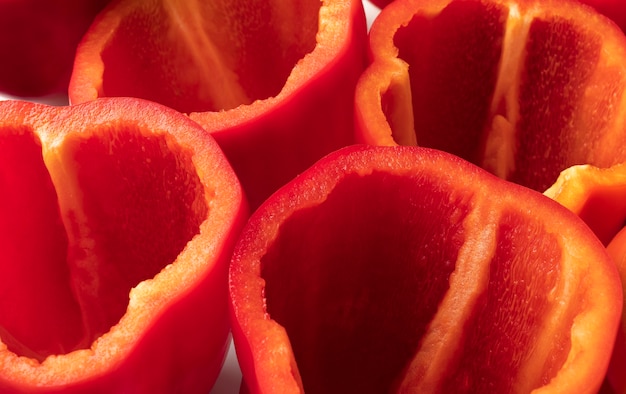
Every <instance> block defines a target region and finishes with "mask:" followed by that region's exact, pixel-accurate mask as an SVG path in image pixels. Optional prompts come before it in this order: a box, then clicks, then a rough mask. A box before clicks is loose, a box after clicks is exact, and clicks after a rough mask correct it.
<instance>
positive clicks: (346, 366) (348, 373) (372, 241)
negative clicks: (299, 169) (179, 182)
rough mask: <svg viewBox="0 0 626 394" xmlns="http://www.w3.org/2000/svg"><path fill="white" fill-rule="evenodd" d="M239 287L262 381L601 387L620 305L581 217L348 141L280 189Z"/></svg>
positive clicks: (434, 161) (251, 364) (406, 150)
mask: <svg viewBox="0 0 626 394" xmlns="http://www.w3.org/2000/svg"><path fill="white" fill-rule="evenodd" d="M230 297H231V321H232V329H233V338H234V343H235V347H236V349H237V355H238V359H239V362H240V366H241V369H242V373H243V379H244V384H245V388H246V389H247V390H248V391H249V392H252V393H257V392H273V391H274V390H278V389H279V390H280V391H281V392H288V393H297V392H311V393H314V392H325V393H326V392H389V391H391V392H531V391H532V392H537V393H543V392H546V393H549V392H589V393H591V392H594V390H597V389H598V388H599V386H600V384H601V382H602V380H603V377H604V373H605V371H606V366H607V364H608V362H609V358H610V354H611V349H612V345H613V337H612V335H613V334H614V333H615V330H616V328H617V325H618V322H619V315H620V311H621V307H622V297H621V288H620V282H619V277H618V274H617V272H616V270H615V266H614V265H613V264H612V261H611V260H610V258H609V256H608V255H607V252H606V250H605V249H604V247H603V246H602V244H601V243H600V242H599V241H598V239H597V238H596V237H595V236H594V235H593V233H592V232H591V231H590V230H589V229H588V228H587V227H586V226H585V225H584V223H583V222H582V221H581V220H580V219H579V218H578V217H576V216H575V215H574V214H572V213H571V212H570V211H568V210H566V209H564V208H563V207H562V206H559V205H558V204H555V203H554V202H553V201H551V200H550V199H548V198H545V196H542V195H541V194H539V193H536V192H534V191H532V190H530V189H527V188H524V187H521V186H519V185H515V184H512V183H509V182H505V181H502V180H500V179H498V178H495V177H493V176H491V175H489V174H488V173H486V172H484V171H482V170H480V169H479V168H477V167H475V166H472V165H470V164H469V163H467V162H465V161H463V160H461V159H459V158H458V157H454V156H452V155H449V154H447V153H445V152H441V151H436V150H429V149H424V148H417V147H371V146H370V147H364V146H354V147H349V148H344V149H342V150H339V151H337V152H335V153H333V154H331V155H329V156H327V157H325V158H323V159H321V160H320V161H319V162H317V163H316V164H315V165H314V166H313V167H312V168H310V169H309V170H307V171H306V172H305V173H303V174H301V175H300V176H299V177H297V178H296V179H294V180H293V181H291V182H289V183H288V184H287V185H285V186H284V187H283V188H281V189H280V190H279V191H277V192H276V193H275V194H274V195H272V197H270V198H269V199H268V200H267V201H266V202H265V203H264V204H263V205H262V206H261V207H260V208H259V209H258V210H257V211H256V212H255V213H254V214H253V215H252V217H251V218H250V220H249V221H248V223H247V225H246V227H245V228H244V230H243V232H242V235H241V237H240V239H239V241H238V244H237V246H236V248H235V252H234V254H233V259H232V262H231V267H230ZM600 327H602V329H603V330H605V331H604V332H606V334H607V335H596V333H597V332H598V331H597V330H598V329H600ZM533 390H534V391H533Z"/></svg>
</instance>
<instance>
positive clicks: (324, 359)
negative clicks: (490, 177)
mask: <svg viewBox="0 0 626 394" xmlns="http://www.w3.org/2000/svg"><path fill="white" fill-rule="evenodd" d="M468 212H469V207H468V206H467V203H466V202H465V201H463V200H461V199H456V198H453V197H451V196H449V195H447V194H446V191H444V190H442V189H441V188H439V187H437V186H436V185H435V184H434V182H432V181H429V180H427V179H417V178H413V179H412V178H409V177H402V176H396V175H390V174H386V173H381V172H374V173H373V174H371V175H367V176H363V177H362V176H358V175H350V176H347V177H346V178H345V179H343V180H342V181H341V182H340V183H339V184H338V185H337V186H336V187H335V189H334V190H333V191H332V192H331V194H330V195H329V196H328V198H327V200H326V201H324V202H323V203H321V204H320V205H318V206H316V207H312V208H307V209H302V210H300V211H297V212H295V213H294V214H293V215H292V216H291V217H290V218H289V219H288V220H287V221H285V222H284V223H283V224H282V226H281V228H280V231H279V234H278V236H277V238H276V240H275V242H274V243H273V244H272V246H271V247H270V248H269V250H268V252H267V254H266V255H265V256H264V258H263V259H262V276H263V278H264V279H265V281H266V288H265V295H266V300H267V310H268V312H269V314H270V316H271V317H272V319H274V320H276V321H277V322H278V323H279V324H281V325H282V326H284V327H285V328H286V330H287V333H288V335H289V339H290V341H291V345H292V348H293V351H294V354H295V357H296V362H297V365H298V369H299V372H300V375H301V376H302V380H303V384H304V389H305V390H306V392H325V393H328V392H342V393H343V392H349V391H351V392H354V391H358V392H386V391H389V389H390V388H391V387H393V386H394V385H395V384H397V381H398V380H399V379H401V377H402V376H401V375H402V372H403V370H404V368H405V367H406V366H407V365H408V363H409V362H410V360H411V359H412V357H413V356H414V354H415V352H416V351H417V350H418V347H419V343H420V339H421V337H422V336H423V335H424V333H425V332H426V329H427V325H428V323H429V322H430V320H431V319H432V317H433V316H434V314H435V313H436V311H437V308H438V304H439V302H440V301H441V299H442V298H443V296H444V294H445V293H446V291H447V290H448V279H449V275H450V273H451V272H453V271H454V269H455V262H456V258H457V255H458V251H459V248H460V247H461V245H462V244H463V228H462V225H461V223H462V221H463V218H464V217H465V216H466V215H467V213H468Z"/></svg>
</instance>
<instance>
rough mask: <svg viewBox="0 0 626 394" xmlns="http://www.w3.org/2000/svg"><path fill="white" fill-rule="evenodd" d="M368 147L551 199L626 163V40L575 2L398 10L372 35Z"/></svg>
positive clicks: (444, 4)
mask: <svg viewBox="0 0 626 394" xmlns="http://www.w3.org/2000/svg"><path fill="white" fill-rule="evenodd" d="M370 52H371V54H372V55H371V64H370V65H369V66H368V68H367V70H366V71H365V72H364V73H363V75H362V77H361V79H360V80H359V82H358V85H357V89H356V117H357V125H358V127H357V130H358V133H359V139H360V141H362V142H366V143H369V144H374V145H397V144H399V145H415V144H417V145H420V146H425V147H431V148H437V149H441V150H445V151H447V152H450V153H453V154H455V155H458V156H460V157H462V158H464V159H466V160H468V161H471V162H473V163H474V164H477V165H479V166H480V167H483V168H485V169H487V170H488V171H490V172H492V173H494V174H496V175H498V176H499V177H502V178H504V179H507V180H510V181H513V182H516V183H519V184H522V185H524V186H527V187H530V188H532V189H535V190H538V191H541V192H543V191H544V190H545V189H547V188H548V187H549V186H550V185H552V184H553V183H554V181H555V180H556V178H557V177H558V175H559V173H560V172H561V171H562V170H563V169H565V168H567V167H570V166H571V165H574V164H585V163H589V164H593V165H596V166H600V167H608V166H611V165H613V164H616V163H619V162H622V161H625V160H626V149H624V148H623V147H624V146H626V89H625V87H626V37H625V36H624V34H623V33H622V32H621V31H620V30H619V29H618V28H617V27H616V26H615V25H614V24H613V23H611V22H610V21H609V20H608V19H607V18H606V17H604V16H602V15H600V14H598V13H597V12H595V11H593V10H592V9H591V8H589V7H583V6H582V5H580V4H577V3H576V2H573V1H565V0H554V1H538V0H530V1H523V2H516V1H512V0H476V1H455V0H433V1H427V2H426V1H413V0H396V1H394V2H392V3H391V4H389V5H388V6H386V7H385V8H384V9H383V10H382V11H381V13H380V14H379V15H378V17H377V18H376V20H375V21H374V23H373V25H372V28H371V31H370Z"/></svg>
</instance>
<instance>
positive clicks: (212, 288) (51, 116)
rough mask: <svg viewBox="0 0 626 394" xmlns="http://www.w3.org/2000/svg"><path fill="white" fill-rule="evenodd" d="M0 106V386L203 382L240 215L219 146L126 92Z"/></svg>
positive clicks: (218, 355)
mask: <svg viewBox="0 0 626 394" xmlns="http://www.w3.org/2000/svg"><path fill="white" fill-rule="evenodd" d="M0 111H2V112H3V114H4V117H3V118H2V119H1V120H0V152H1V153H2V155H1V158H0V186H1V187H2V190H3V193H2V197H1V198H0V200H1V201H2V202H3V204H2V208H0V211H1V212H2V214H3V215H4V216H5V218H6V220H5V221H3V223H2V224H1V225H0V234H2V236H3V240H2V241H0V242H2V245H5V243H6V244H7V247H6V248H5V249H6V255H5V256H4V258H3V260H2V264H1V266H0V269H1V270H2V275H0V284H2V289H1V290H0V295H1V296H2V297H1V298H0V340H1V341H0V391H2V392H6V393H20V392H42V393H43V392H58V390H60V389H63V390H66V391H67V392H68V393H69V392H94V390H102V391H106V392H120V391H128V392H150V393H158V392H160V393H170V392H190V393H191V392H199V393H200V392H207V391H209V390H210V388H211V386H212V384H213V383H214V382H215V379H216V378H217V375H218V373H219V370H220V368H221V365H222V363H223V361H224V357H225V355H226V349H227V345H228V336H229V322H228V303H227V271H228V258H229V256H230V253H231V250H232V246H233V245H234V242H235V239H236V237H237V235H238V234H239V229H240V227H241V226H242V225H243V222H244V220H245V218H246V213H247V211H246V207H245V201H244V200H243V194H242V191H241V186H240V185H239V183H238V182H237V178H236V176H235V174H234V172H233V171H232V168H231V167H230V166H229V164H228V162H227V160H226V159H225V157H224V156H223V154H222V152H221V150H220V149H219V147H218V145H217V143H216V142H215V141H214V140H213V139H212V138H211V137H210V136H209V135H208V134H206V133H205V131H204V130H203V129H202V128H201V127H200V126H199V125H197V124H196V123H194V122H192V121H191V120H189V118H187V117H185V116H184V115H182V114H180V113H178V112H176V111H174V110H173V109H170V108H167V107H165V106H162V105H158V104H155V103H152V102H148V101H144V100H138V99H132V98H115V99H99V100H96V101H92V102H89V103H85V104H83V105H78V106H72V107H49V106H44V105H38V104H33V103H25V102H17V101H13V102H4V103H0ZM24 257H26V258H24ZM181 323H183V324H181ZM5 345H6V346H5Z"/></svg>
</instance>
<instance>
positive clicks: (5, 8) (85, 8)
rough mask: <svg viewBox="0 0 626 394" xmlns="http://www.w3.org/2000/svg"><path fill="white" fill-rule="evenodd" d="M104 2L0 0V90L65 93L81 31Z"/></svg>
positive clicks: (25, 94) (30, 94) (18, 93)
mask: <svg viewBox="0 0 626 394" xmlns="http://www.w3.org/2000/svg"><path fill="white" fill-rule="evenodd" d="M109 1H110V0H88V1H85V0H46V1H39V0H0V59H1V61H0V92H3V93H7V94H10V95H13V96H21V97H36V96H44V95H51V94H60V95H66V94H67V87H68V84H69V81H70V75H71V73H72V65H73V63H74V54H75V52H76V47H77V46H78V43H79V42H80V40H81V38H82V36H83V34H85V32H86V31H87V29H88V28H89V25H90V24H91V22H92V21H93V20H94V18H95V17H96V15H97V14H98V12H100V11H101V10H102V9H103V8H104V7H105V6H106V5H107V4H108V3H109Z"/></svg>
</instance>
